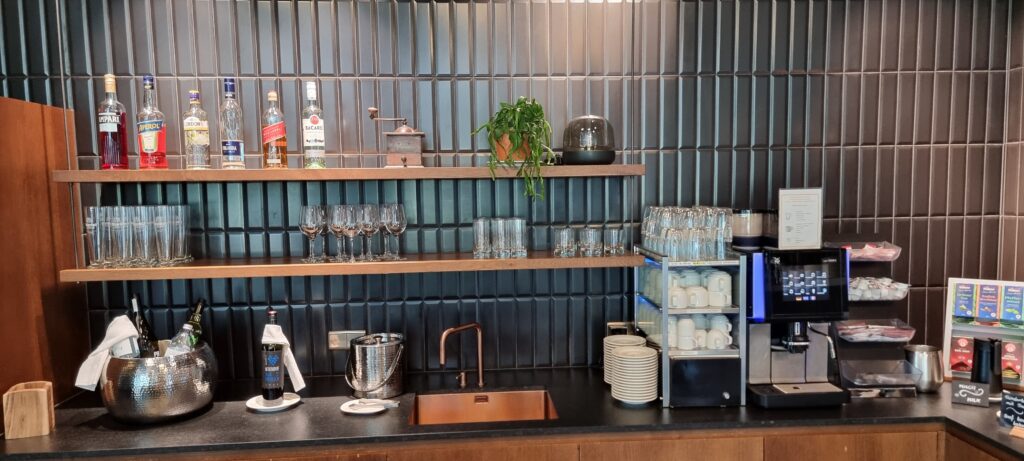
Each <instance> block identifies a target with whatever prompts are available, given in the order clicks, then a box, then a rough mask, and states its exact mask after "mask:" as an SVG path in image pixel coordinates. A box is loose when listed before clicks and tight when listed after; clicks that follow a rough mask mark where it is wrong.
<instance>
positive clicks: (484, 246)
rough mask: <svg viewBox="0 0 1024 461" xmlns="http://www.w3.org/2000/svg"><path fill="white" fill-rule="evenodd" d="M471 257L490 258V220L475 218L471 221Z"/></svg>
mask: <svg viewBox="0 0 1024 461" xmlns="http://www.w3.org/2000/svg"><path fill="white" fill-rule="evenodd" d="M473 257H474V258H490V257H491V219H490V218H476V219H474V220H473Z"/></svg>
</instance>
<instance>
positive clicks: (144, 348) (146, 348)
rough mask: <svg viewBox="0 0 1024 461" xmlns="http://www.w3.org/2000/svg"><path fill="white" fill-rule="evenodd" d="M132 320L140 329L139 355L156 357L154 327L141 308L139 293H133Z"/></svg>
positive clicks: (137, 328)
mask: <svg viewBox="0 0 1024 461" xmlns="http://www.w3.org/2000/svg"><path fill="white" fill-rule="evenodd" d="M131 313H132V315H131V317H132V322H135V329H136V330H139V338H138V341H139V357H142V358H144V359H146V358H151V357H156V355H157V351H158V349H157V347H156V343H155V342H154V341H153V336H152V334H151V333H150V332H151V331H152V328H151V327H150V326H149V321H148V320H146V314H145V313H143V312H142V309H140V308H139V295H138V294H133V295H132V312H131Z"/></svg>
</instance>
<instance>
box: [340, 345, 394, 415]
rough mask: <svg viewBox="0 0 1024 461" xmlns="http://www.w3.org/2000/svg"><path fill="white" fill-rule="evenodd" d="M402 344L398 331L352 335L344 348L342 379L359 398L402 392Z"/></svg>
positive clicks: (383, 396) (382, 396)
mask: <svg viewBox="0 0 1024 461" xmlns="http://www.w3.org/2000/svg"><path fill="white" fill-rule="evenodd" d="M404 349H405V346H404V345H403V340H402V335H400V334H398V333H373V334H369V335H363V336H360V337H358V338H355V339H353V340H352V342H351V343H350V349H349V351H348V366H347V367H346V368H347V369H346V370H345V381H347V382H348V385H349V387H351V388H352V391H353V392H352V395H354V396H355V397H356V398H360V399H366V398H369V399H390V398H391V397H395V396H398V395H402V393H403V392H404V390H403V383H404V379H405V354H403V352H404Z"/></svg>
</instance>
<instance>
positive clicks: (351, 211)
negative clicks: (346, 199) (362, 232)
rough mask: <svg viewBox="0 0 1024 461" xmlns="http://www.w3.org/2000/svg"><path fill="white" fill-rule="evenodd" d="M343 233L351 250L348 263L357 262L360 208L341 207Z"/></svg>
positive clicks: (353, 206)
mask: <svg viewBox="0 0 1024 461" xmlns="http://www.w3.org/2000/svg"><path fill="white" fill-rule="evenodd" d="M340 207H341V211H339V213H341V216H340V217H339V219H340V220H341V224H340V226H341V233H342V234H344V235H345V237H348V247H349V248H350V249H351V252H350V253H349V257H348V262H351V263H354V262H356V236H357V235H359V208H360V207H359V206H358V205H341V206H340Z"/></svg>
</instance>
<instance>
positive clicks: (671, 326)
mask: <svg viewBox="0 0 1024 461" xmlns="http://www.w3.org/2000/svg"><path fill="white" fill-rule="evenodd" d="M732 328H733V325H732V322H731V321H730V320H729V317H726V316H724V315H721V314H715V315H704V314H692V315H672V316H669V318H668V328H667V330H668V346H669V348H671V349H681V350H684V351H692V350H703V349H708V350H722V349H728V348H729V347H730V346H732V343H733V338H732Z"/></svg>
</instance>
